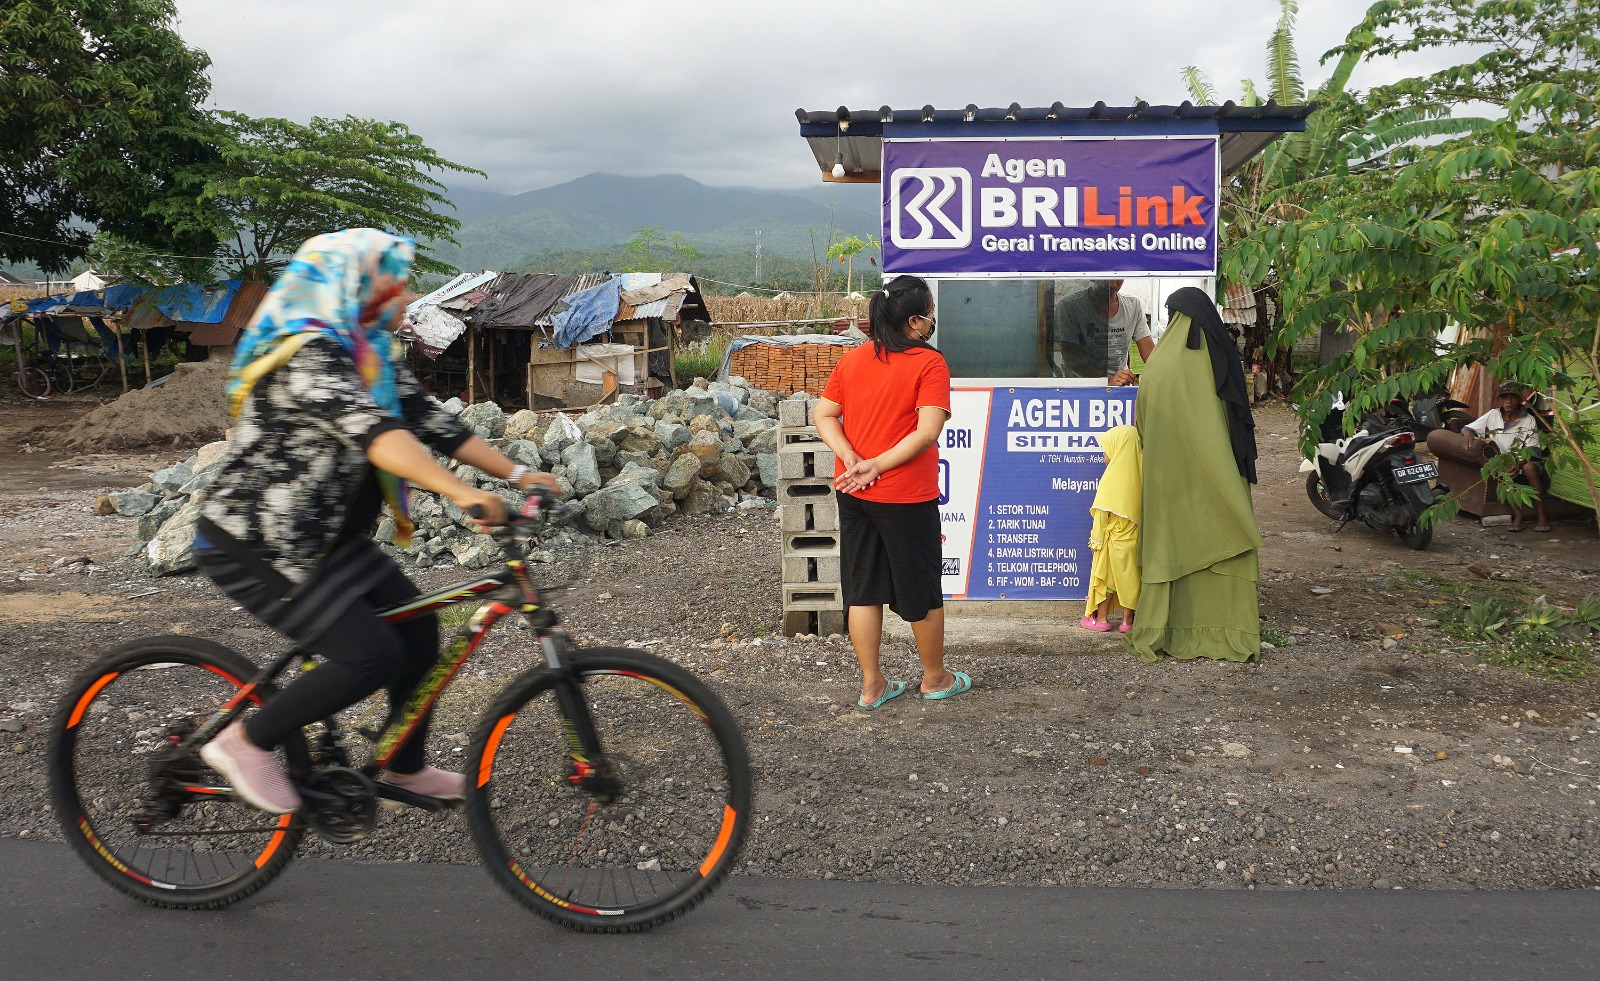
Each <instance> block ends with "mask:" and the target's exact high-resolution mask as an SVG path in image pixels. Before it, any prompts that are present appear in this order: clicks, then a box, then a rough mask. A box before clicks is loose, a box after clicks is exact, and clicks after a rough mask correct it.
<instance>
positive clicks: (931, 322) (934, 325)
mask: <svg viewBox="0 0 1600 981" xmlns="http://www.w3.org/2000/svg"><path fill="white" fill-rule="evenodd" d="M922 322H923V323H925V324H927V325H928V332H927V333H925V334H922V335H920V337H921V340H922V343H924V344H926V343H928V341H929V340H930V339H931V338H932V337H933V332H934V331H935V330H937V329H938V327H939V323H938V320H937V318H935V317H925V318H923V320H922Z"/></svg>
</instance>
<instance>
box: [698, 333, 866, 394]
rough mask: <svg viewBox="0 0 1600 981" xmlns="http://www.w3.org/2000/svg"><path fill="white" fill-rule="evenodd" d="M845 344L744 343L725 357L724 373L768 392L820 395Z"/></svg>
mask: <svg viewBox="0 0 1600 981" xmlns="http://www.w3.org/2000/svg"><path fill="white" fill-rule="evenodd" d="M851 349H852V345H848V344H823V343H820V342H819V343H816V344H761V343H756V344H747V345H745V346H744V347H741V348H739V349H738V350H737V351H734V352H733V354H731V355H730V356H729V358H728V374H730V375H739V376H741V377H743V378H744V380H745V381H746V382H748V383H749V384H750V386H751V387H752V388H759V389H764V390H766V391H769V392H782V393H784V394H786V395H787V394H789V393H791V392H820V391H822V388H823V386H824V385H826V384H827V383H828V376H829V375H831V374H833V367H834V365H836V364H838V363H839V359H840V358H842V357H844V356H845V355H846V354H848V353H850V351H851Z"/></svg>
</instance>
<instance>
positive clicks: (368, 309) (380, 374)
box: [228, 228, 416, 545]
mask: <svg viewBox="0 0 1600 981" xmlns="http://www.w3.org/2000/svg"><path fill="white" fill-rule="evenodd" d="M415 251H416V247H415V245H414V244H413V243H412V241H411V240H410V239H408V238H400V237H398V236H395V235H390V234H388V233H387V232H380V231H378V230H377V229H375V228H349V229H345V230H344V231H340V232H330V233H328V234H326V235H318V236H316V237H315V238H312V239H310V240H308V241H307V242H306V243H305V244H304V245H302V246H300V250H299V251H298V252H296V253H295V254H294V258H293V259H292V260H290V262H289V266H288V268H286V269H285V270H284V271H283V275H281V276H279V277H278V281H277V282H276V283H273V284H272V289H271V290H270V291H268V293H267V296H266V299H264V300H262V301H261V308H260V309H259V310H257V311H256V315H255V319H254V320H253V321H252V322H251V324H250V326H249V327H248V328H246V329H245V332H244V334H243V335H242V336H241V337H240V338H239V343H238V345H237V348H236V352H235V354H234V356H233V364H232V366H231V367H230V368H229V370H228V406H229V410H230V412H231V413H232V415H233V416H234V417H235V418H237V417H238V415H239V412H240V410H241V409H243V408H244V403H245V400H246V399H247V398H248V397H249V395H250V392H251V391H252V390H253V389H254V388H255V385H256V383H257V382H259V381H260V380H261V379H262V378H264V377H266V376H267V375H268V374H270V373H271V372H272V371H275V370H276V369H278V368H280V367H282V366H283V365H284V364H286V363H288V361H289V359H290V358H291V357H293V356H294V352H295V351H297V350H299V348H300V346H301V345H302V344H304V343H305V342H306V341H307V340H309V339H310V338H311V337H314V336H316V335H317V334H325V335H327V336H329V337H332V338H334V339H335V340H337V341H338V342H339V343H340V344H341V345H342V346H343V347H344V349H345V350H346V351H348V352H349V354H350V359H351V360H352V361H354V362H355V365H356V370H358V371H359V372H360V373H361V379H362V381H363V382H365V383H366V386H367V390H368V391H369V392H371V393H372V399H373V401H375V402H377V403H378V406H379V407H380V408H382V409H384V410H385V411H388V412H390V413H393V414H394V415H395V416H399V415H400V396H399V393H398V391H397V390H396V388H395V380H394V362H393V360H392V357H393V348H392V344H393V335H392V334H391V333H390V328H391V327H392V326H393V324H392V321H393V319H394V318H395V316H397V315H398V313H399V309H400V308H399V307H398V306H397V305H395V304H391V303H389V302H388V301H390V300H392V299H393V298H394V297H395V296H396V295H398V294H399V293H400V292H401V291H402V290H404V289H405V286H406V281H407V280H408V279H409V278H410V276H411V261H412V257H413V255H414V254H415ZM378 481H379V485H380V487H381V488H382V489H383V496H384V499H385V500H386V501H387V502H388V504H389V509H390V511H392V512H393V513H394V516H395V523H396V525H397V526H398V531H397V534H396V536H395V537H396V543H397V544H402V545H403V543H402V542H401V541H400V539H401V538H402V537H403V538H405V539H406V540H409V538H410V532H411V528H412V525H411V521H410V519H409V518H408V517H407V515H406V507H405V505H406V487H405V483H404V482H403V481H401V480H400V479H398V478H396V477H395V476H393V475H392V474H388V473H384V472H382V471H379V473H378Z"/></svg>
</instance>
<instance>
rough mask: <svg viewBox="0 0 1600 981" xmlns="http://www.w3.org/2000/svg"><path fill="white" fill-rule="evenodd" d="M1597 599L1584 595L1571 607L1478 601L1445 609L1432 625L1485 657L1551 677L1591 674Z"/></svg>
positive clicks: (1599, 641)
mask: <svg viewBox="0 0 1600 981" xmlns="http://www.w3.org/2000/svg"><path fill="white" fill-rule="evenodd" d="M1597 621H1600V600H1597V599H1596V598H1595V597H1593V596H1589V597H1586V598H1585V599H1584V600H1583V602H1581V603H1579V604H1578V606H1577V609H1575V610H1570V611H1569V610H1563V609H1561V608H1560V607H1556V606H1551V605H1549V604H1545V603H1530V604H1528V605H1527V606H1526V607H1523V608H1515V607H1510V606H1507V605H1505V604H1503V603H1500V602H1499V601H1497V600H1477V601H1475V602H1472V603H1466V604H1457V605H1455V606H1452V607H1450V608H1448V609H1447V610H1445V611H1444V612H1443V614H1442V615H1441V616H1440V617H1439V619H1438V621H1437V626H1438V628H1439V630H1440V632H1442V633H1443V634H1444V635H1445V636H1447V637H1450V638H1452V639H1454V640H1457V641H1461V642H1464V643H1466V644H1468V645H1470V646H1472V647H1475V648H1477V649H1478V650H1479V652H1480V654H1481V656H1482V657H1483V659H1484V661H1485V662H1487V663H1489V664H1494V665H1498V666H1500V667H1503V668H1513V669H1515V670H1517V671H1522V672H1524V673H1526V674H1532V675H1538V676H1540V677H1543V678H1550V679H1553V680H1556V681H1576V680H1577V679H1579V678H1586V677H1589V676H1590V675H1592V674H1594V673H1595V669H1596V664H1595V659H1596V657H1597V656H1600V622H1597Z"/></svg>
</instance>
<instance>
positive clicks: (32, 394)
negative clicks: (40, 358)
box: [17, 364, 50, 399]
mask: <svg viewBox="0 0 1600 981" xmlns="http://www.w3.org/2000/svg"><path fill="white" fill-rule="evenodd" d="M17 387H18V388H20V389H22V394H24V395H26V396H27V397H28V398H30V399H47V398H49V397H50V375H49V373H48V372H46V371H45V370H44V369H43V368H41V367H39V366H38V365H32V364H30V365H27V366H25V367H24V368H23V369H22V371H21V373H20V374H19V375H18V376H17Z"/></svg>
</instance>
